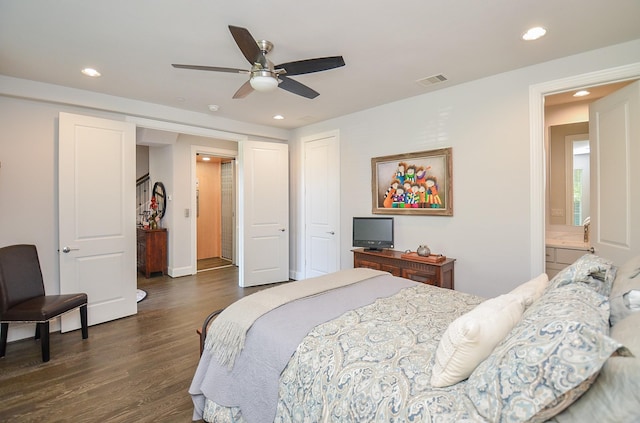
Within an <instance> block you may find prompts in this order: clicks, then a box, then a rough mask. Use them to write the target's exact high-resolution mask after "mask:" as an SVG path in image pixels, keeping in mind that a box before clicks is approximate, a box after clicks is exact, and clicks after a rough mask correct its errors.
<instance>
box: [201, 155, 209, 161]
mask: <svg viewBox="0 0 640 423" xmlns="http://www.w3.org/2000/svg"><path fill="white" fill-rule="evenodd" d="M202 160H203V161H205V162H208V161H209V160H211V157H209V156H204V157H203V158H202Z"/></svg>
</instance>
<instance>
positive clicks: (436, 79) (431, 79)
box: [416, 74, 447, 87]
mask: <svg viewBox="0 0 640 423" xmlns="http://www.w3.org/2000/svg"><path fill="white" fill-rule="evenodd" d="M446 80H447V77H446V76H444V75H442V74H439V75H433V76H428V77H426V78H422V79H418V80H417V81H416V82H417V83H418V84H420V85H423V86H425V87H430V86H431V85H433V84H439V83H441V82H444V81H446Z"/></svg>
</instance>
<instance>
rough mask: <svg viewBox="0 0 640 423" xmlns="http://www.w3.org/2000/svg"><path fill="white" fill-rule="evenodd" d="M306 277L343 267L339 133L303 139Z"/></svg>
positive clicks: (324, 273)
mask: <svg viewBox="0 0 640 423" xmlns="http://www.w3.org/2000/svg"><path fill="white" fill-rule="evenodd" d="M303 148H304V198H305V200H304V202H305V278H311V277H314V276H321V275H326V274H327V273H331V272H335V271H337V270H339V269H340V252H339V246H340V146H339V142H338V138H337V136H336V135H329V136H320V137H318V138H310V139H307V140H304V139H303Z"/></svg>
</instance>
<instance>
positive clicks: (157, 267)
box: [137, 228, 167, 278]
mask: <svg viewBox="0 0 640 423" xmlns="http://www.w3.org/2000/svg"><path fill="white" fill-rule="evenodd" d="M137 238H138V271H140V272H142V273H144V275H145V276H146V277H147V278H148V277H149V276H150V275H151V274H152V273H155V272H162V274H163V275H164V274H166V273H167V230H166V229H165V228H160V229H142V228H138V236H137Z"/></svg>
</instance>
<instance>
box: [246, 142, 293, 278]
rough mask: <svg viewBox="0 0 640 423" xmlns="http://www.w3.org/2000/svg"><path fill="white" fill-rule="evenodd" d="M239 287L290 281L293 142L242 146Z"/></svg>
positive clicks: (248, 143)
mask: <svg viewBox="0 0 640 423" xmlns="http://www.w3.org/2000/svg"><path fill="white" fill-rule="evenodd" d="M239 153H240V160H239V167H240V169H239V181H238V182H239V187H238V188H239V192H240V195H239V197H240V198H239V202H240V204H239V207H238V214H239V222H240V236H239V238H240V242H241V245H240V246H239V250H240V251H241V256H240V257H239V263H238V267H239V272H238V273H239V284H240V286H243V287H244V286H254V285H263V284H268V283H273V282H283V281H287V280H289V149H288V146H287V144H280V143H268V142H258V141H241V142H240V145H239Z"/></svg>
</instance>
